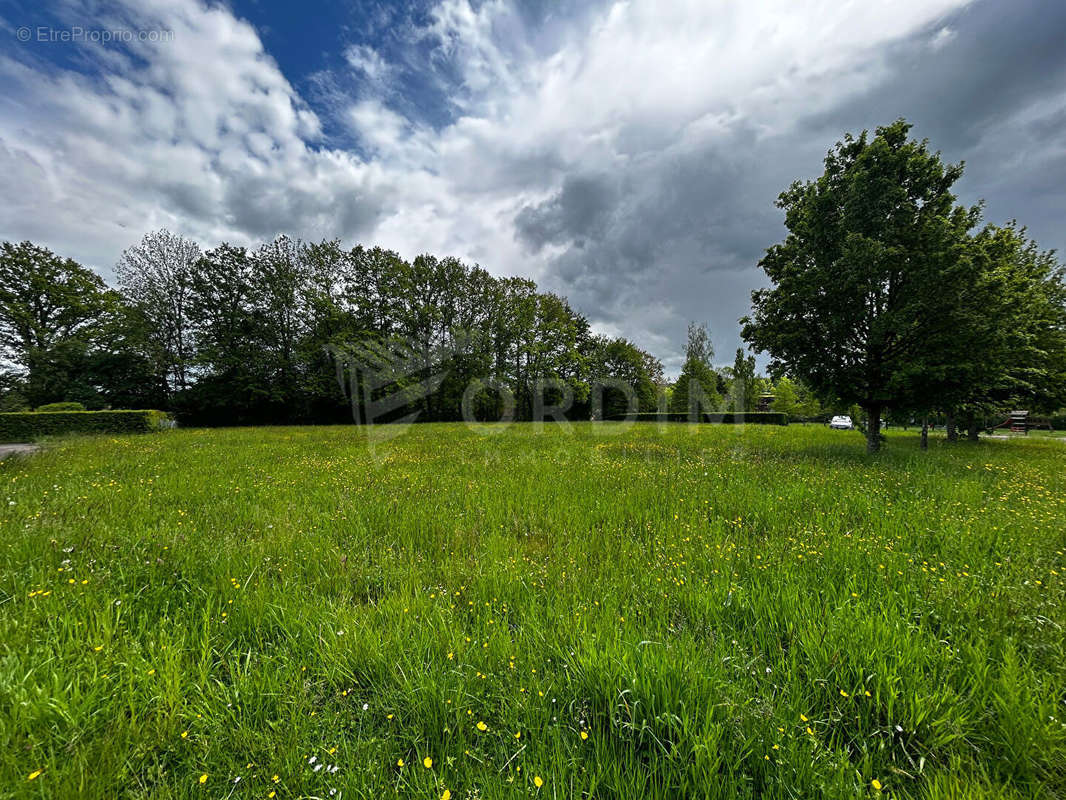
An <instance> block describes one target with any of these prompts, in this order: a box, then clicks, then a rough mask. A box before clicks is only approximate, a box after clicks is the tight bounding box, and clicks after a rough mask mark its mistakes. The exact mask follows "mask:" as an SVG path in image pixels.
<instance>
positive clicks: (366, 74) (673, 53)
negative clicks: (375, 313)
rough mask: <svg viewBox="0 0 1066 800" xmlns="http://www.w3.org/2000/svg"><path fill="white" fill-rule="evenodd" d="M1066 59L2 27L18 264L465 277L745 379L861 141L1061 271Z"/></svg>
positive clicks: (309, 28) (519, 20) (1056, 45)
mask: <svg viewBox="0 0 1066 800" xmlns="http://www.w3.org/2000/svg"><path fill="white" fill-rule="evenodd" d="M342 6H343V8H342ZM109 36H110V38H111V39H112V41H110V42H109V41H106V39H107V38H108V37H109ZM65 39H71V40H65ZM116 39H122V40H123V41H115V40H116ZM1063 41H1066V3H1063V2H1062V0H835V1H830V0H802V1H801V0H761V1H760V2H743V3H742V2H738V1H736V0H690V1H689V0H676V1H671V0H628V1H626V2H623V1H618V2H615V1H614V0H604V1H602V2H588V1H587V0H557V1H555V0H526V2H521V1H520V0H512V1H511V2H505V1H504V0H485V1H484V2H475V1H474V0H427V1H426V2H398V1H397V2H389V0H365V1H364V2H356V3H351V4H348V3H345V4H341V3H338V4H336V6H325V5H324V4H323V5H322V6H320V5H319V3H317V2H309V1H305V2H300V3H293V2H290V1H289V0H239V1H238V0H233V2H229V3H224V4H220V3H204V2H202V1H201V0H126V1H125V2H123V1H122V0H118V1H108V2H103V1H98V0H69V1H64V0H53V2H41V0H29V1H28V2H12V0H0V195H2V197H3V202H2V203H0V239H18V240H21V239H30V240H33V241H35V242H38V243H42V244H46V245H47V246H49V247H51V248H52V249H54V250H56V251H57V252H59V253H61V254H63V255H69V256H71V257H73V258H76V259H78V260H79V261H81V262H82V263H85V264H87V265H89V266H92V267H93V268H95V269H97V270H98V271H100V272H101V273H102V274H104V275H105V276H109V275H110V272H111V268H112V266H113V264H114V263H115V261H116V259H117V258H118V256H119V254H120V253H121V251H122V250H123V249H124V248H125V247H127V246H129V245H130V244H132V243H134V242H136V241H137V240H138V239H139V238H140V236H141V235H142V234H143V233H144V232H146V231H148V230H151V229H154V228H158V227H167V228H169V229H171V230H173V231H177V232H180V233H183V234H186V235H188V236H191V237H193V238H195V239H197V240H198V241H199V242H200V243H201V244H202V245H206V246H213V245H214V244H217V243H218V242H220V241H223V240H226V241H231V242H236V243H241V244H251V243H254V242H256V241H261V240H264V239H267V238H270V237H272V236H274V235H275V234H277V233H281V232H286V233H290V234H292V235H296V236H300V237H303V238H306V239H321V238H332V237H340V238H341V239H342V240H343V241H344V242H345V243H346V244H355V243H356V242H361V243H364V244H380V245H382V246H385V247H389V248H393V249H395V250H397V251H399V252H400V253H401V254H402V255H404V256H406V257H412V256H414V255H416V254H417V253H419V252H432V253H435V254H437V255H457V256H460V257H462V258H464V259H467V260H469V261H471V262H478V263H480V264H481V265H482V266H483V267H485V268H486V269H488V270H490V271H491V272H493V273H495V274H497V275H525V276H529V277H533V278H535V279H536V280H537V281H538V282H539V283H540V284H541V286H542V287H545V288H548V289H551V290H554V291H558V292H560V293H562V294H565V295H566V296H567V297H569V298H570V300H571V302H572V303H573V304H574V305H575V306H576V307H577V308H578V309H580V310H581V311H582V312H584V313H585V314H586V315H587V316H588V317H589V318H590V319H591V320H592V321H593V323H594V325H595V327H596V328H597V329H598V330H599V331H601V332H605V333H616V334H621V335H625V336H627V337H629V338H631V339H633V340H634V341H635V342H637V343H638V344H639V345H641V346H643V347H645V348H646V349H649V350H650V351H651V352H653V353H655V354H656V355H658V356H660V357H661V358H662V359H663V360H664V362H665V364H666V366H667V370H668V372H676V370H677V368H678V366H679V358H678V354H679V351H680V349H681V347H682V344H683V340H684V330H685V325H686V323H687V321H688V320H699V321H706V322H708V323H709V324H710V326H711V329H712V335H713V339H714V343H715V346H716V349H717V351H718V360H719V361H721V362H731V361H732V353H733V350H734V349H735V348H736V347H737V345H738V343H739V341H738V325H737V318H738V317H740V316H741V315H743V314H744V313H745V312H746V311H747V309H748V306H749V301H750V292H751V289H752V288H754V287H756V286H758V285H759V284H760V280H761V278H760V273H759V271H758V270H757V269H756V267H755V264H756V263H757V261H758V259H759V256H760V254H761V252H762V251H763V250H764V249H765V248H766V247H767V246H768V245H769V244H772V243H773V242H775V241H777V240H778V239H780V238H781V235H782V228H781V214H780V212H779V211H778V210H777V209H775V208H774V205H773V201H774V198H775V197H776V195H777V194H778V192H780V191H781V190H782V189H784V188H785V187H786V186H787V185H788V184H789V183H790V182H791V181H792V180H794V179H796V178H808V177H813V176H815V175H817V174H818V173H819V172H820V166H821V160H822V158H823V157H824V155H825V151H826V150H827V149H828V148H829V147H830V146H831V145H832V144H833V143H834V142H835V141H836V140H837V139H839V138H840V136H841V134H842V133H843V132H844V131H848V130H850V131H858V130H861V129H863V128H873V127H876V126H877V125H879V124H884V123H886V122H890V121H891V120H893V119H895V118H896V117H899V116H905V117H906V118H907V119H909V120H910V121H912V122H913V123H914V124H915V130H914V133H915V134H916V135H918V136H921V137H928V138H929V139H930V140H931V143H932V145H933V146H934V147H935V148H937V149H939V150H941V151H942V152H943V154H944V156H945V157H946V158H948V159H950V160H952V161H957V160H962V159H964V160H965V161H966V162H967V172H966V177H965V178H964V180H963V182H962V184H961V186H960V193H961V196H962V198H963V199H964V200H966V201H969V202H972V201H976V200H977V199H979V198H984V199H985V200H986V202H987V206H986V216H987V218H988V219H990V220H993V221H1005V220H1007V219H1010V218H1012V217H1015V218H1017V219H1019V220H1020V221H1022V222H1023V223H1025V224H1027V225H1028V226H1029V228H1030V231H1031V233H1032V234H1033V236H1034V237H1035V238H1037V240H1038V241H1039V242H1040V243H1041V244H1042V245H1044V246H1046V247H1055V248H1060V249H1061V248H1062V246H1063V245H1066V234H1064V232H1063V231H1064V228H1063V225H1062V220H1063V218H1064V214H1063V212H1064V211H1066V193H1064V191H1063V186H1064V185H1066V138H1064V132H1066V47H1063V46H1062V42H1063Z"/></svg>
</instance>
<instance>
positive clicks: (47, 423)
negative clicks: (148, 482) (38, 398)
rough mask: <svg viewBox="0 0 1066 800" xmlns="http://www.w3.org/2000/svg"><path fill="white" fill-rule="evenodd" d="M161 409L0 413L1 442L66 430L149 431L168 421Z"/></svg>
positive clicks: (69, 431) (53, 434)
mask: <svg viewBox="0 0 1066 800" xmlns="http://www.w3.org/2000/svg"><path fill="white" fill-rule="evenodd" d="M167 419H168V417H167V415H166V414H164V413H163V412H162V411H17V412H9V413H6V414H0V442H32V441H34V440H35V439H39V438H40V437H42V436H57V435H61V434H64V433H148V432H149V431H156V430H159V429H160V428H162V427H164V426H165V425H166V421H167Z"/></svg>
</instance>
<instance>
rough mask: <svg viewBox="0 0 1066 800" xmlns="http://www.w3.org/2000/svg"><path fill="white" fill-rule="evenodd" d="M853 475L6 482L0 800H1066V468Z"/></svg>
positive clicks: (641, 469) (839, 451) (431, 474)
mask: <svg viewBox="0 0 1066 800" xmlns="http://www.w3.org/2000/svg"><path fill="white" fill-rule="evenodd" d="M862 450H863V443H862V440H861V438H860V437H859V436H858V435H857V434H849V433H847V432H830V431H826V430H824V429H821V428H801V427H795V426H794V427H791V428H784V429H776V428H754V429H753V428H748V429H743V430H736V429H732V428H728V427H716V426H702V427H697V428H695V429H693V428H690V427H688V426H684V425H678V426H664V427H659V426H654V425H644V426H640V425H638V426H636V427H633V428H630V429H626V428H624V427H623V426H618V425H612V424H610V423H604V424H602V425H598V426H596V425H574V426H569V427H568V428H562V427H554V428H553V427H546V428H544V429H542V430H540V429H537V428H536V427H534V426H532V425H529V426H513V427H511V428H507V429H501V428H497V427H493V426H482V427H480V428H477V429H469V428H467V427H465V426H462V425H420V426H415V427H413V428H411V429H410V430H409V431H408V432H407V433H406V434H405V435H403V436H400V437H397V438H394V439H391V440H387V441H385V440H381V441H373V440H371V441H368V439H367V436H366V434H365V433H364V432H363V431H362V430H360V429H356V428H347V427H344V428H273V429H255V430H213V431H204V430H186V431H175V432H171V433H166V434H160V435H152V436H127V437H99V438H81V439H67V440H59V441H56V442H54V443H53V444H52V446H51V447H49V448H48V449H47V450H46V451H45V452H43V453H42V454H40V455H37V456H34V457H31V458H24V459H8V460H7V461H5V462H3V464H2V465H0V486H2V492H0V796H3V797H62V798H66V797H75V796H77V797H88V798H97V797H98V798H111V797H137V798H140V797H143V798H148V797H151V798H170V797H188V798H206V797H234V798H253V797H255V798H268V797H277V798H293V797H328V796H331V793H333V792H334V791H335V792H336V795H333V796H338V795H342V796H344V797H358V798H363V797H365V798H375V797H385V796H395V795H397V794H398V795H400V796H404V797H425V798H439V797H441V796H444V795H448V796H450V797H451V798H455V799H456V800H458V799H459V798H466V797H471V798H473V797H482V798H495V797H542V798H549V797H550V798H562V797H597V798H680V797H700V798H703V797H721V798H733V797H753V798H754V797H783V798H784V797H788V798H794V797H856V796H869V797H874V796H893V797H928V798H949V797H950V798H967V797H973V798H976V797H1004V798H1014V797H1034V796H1044V797H1062V796H1066V725H1064V722H1066V718H1064V709H1063V702H1064V701H1066V659H1064V655H1066V648H1064V638H1063V629H1062V626H1063V624H1064V623H1066V616H1064V613H1063V598H1064V590H1063V577H1064V569H1066V564H1064V561H1066V555H1064V547H1066V541H1064V540H1066V470H1064V469H1063V468H1064V467H1066V447H1063V445H1062V443H1061V442H1057V441H1047V440H1045V441H1009V442H1005V441H1004V442H990V443H983V444H979V445H972V444H969V443H958V444H955V445H950V444H948V443H946V442H943V441H934V442H933V448H932V450H931V451H930V452H928V453H921V452H919V451H918V449H917V444H916V437H915V436H913V435H911V436H907V437H904V436H898V437H897V436H892V437H890V440H889V444H888V448H887V450H886V452H884V453H883V454H881V455H880V456H879V457H876V458H868V457H867V456H865V455H864V454H863V452H862ZM430 760H431V761H430ZM430 764H431V765H430ZM31 778H32V779H31ZM878 787H880V788H878Z"/></svg>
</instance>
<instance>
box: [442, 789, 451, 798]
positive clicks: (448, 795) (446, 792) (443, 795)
mask: <svg viewBox="0 0 1066 800" xmlns="http://www.w3.org/2000/svg"><path fill="white" fill-rule="evenodd" d="M440 800H452V793H451V792H450V791H448V790H447V789H445V790H444V791H443V792H441V795H440Z"/></svg>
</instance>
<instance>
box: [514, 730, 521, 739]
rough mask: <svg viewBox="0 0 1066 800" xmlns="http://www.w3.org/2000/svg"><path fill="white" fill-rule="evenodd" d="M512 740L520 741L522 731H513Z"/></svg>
mask: <svg viewBox="0 0 1066 800" xmlns="http://www.w3.org/2000/svg"><path fill="white" fill-rule="evenodd" d="M514 738H516V739H521V738H522V731H515V733H514Z"/></svg>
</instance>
